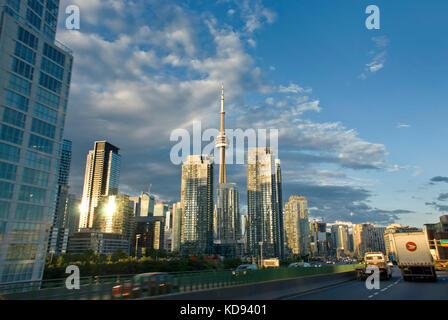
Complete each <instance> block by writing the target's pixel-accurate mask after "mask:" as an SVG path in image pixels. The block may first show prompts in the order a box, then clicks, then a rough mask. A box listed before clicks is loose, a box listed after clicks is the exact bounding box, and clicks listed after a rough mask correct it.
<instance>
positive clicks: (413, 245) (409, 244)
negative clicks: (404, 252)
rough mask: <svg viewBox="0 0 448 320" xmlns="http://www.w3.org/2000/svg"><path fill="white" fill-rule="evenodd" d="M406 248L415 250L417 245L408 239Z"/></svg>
mask: <svg viewBox="0 0 448 320" xmlns="http://www.w3.org/2000/svg"><path fill="white" fill-rule="evenodd" d="M406 249H408V250H409V251H411V252H414V251H415V250H417V245H416V244H415V242H412V241H409V242H408V243H406Z"/></svg>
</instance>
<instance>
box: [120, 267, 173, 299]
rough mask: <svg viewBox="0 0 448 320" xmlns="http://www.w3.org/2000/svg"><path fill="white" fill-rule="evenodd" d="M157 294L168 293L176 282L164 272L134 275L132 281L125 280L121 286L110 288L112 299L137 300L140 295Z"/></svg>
mask: <svg viewBox="0 0 448 320" xmlns="http://www.w3.org/2000/svg"><path fill="white" fill-rule="evenodd" d="M157 282H158V290H157V293H158V294H161V293H170V292H171V291H172V288H173V286H174V287H175V286H176V281H173V279H172V276H171V275H170V274H169V273H166V272H150V273H141V274H137V275H135V276H134V277H133V278H132V280H127V281H125V282H124V284H123V285H121V284H120V285H116V286H114V287H113V288H112V298H113V299H129V298H134V299H135V298H138V297H139V296H140V295H141V293H143V292H148V291H149V292H148V293H149V294H150V295H155V294H156V289H157V284H156V283H157Z"/></svg>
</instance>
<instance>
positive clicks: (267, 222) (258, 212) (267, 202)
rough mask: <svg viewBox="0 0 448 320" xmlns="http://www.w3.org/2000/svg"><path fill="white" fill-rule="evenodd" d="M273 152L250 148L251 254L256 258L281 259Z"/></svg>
mask: <svg viewBox="0 0 448 320" xmlns="http://www.w3.org/2000/svg"><path fill="white" fill-rule="evenodd" d="M276 169H277V167H276V161H275V155H274V151H273V148H250V149H249V151H248V154H247V208H248V209H247V212H248V219H249V221H248V236H247V250H248V254H249V255H250V256H252V257H259V256H261V255H262V256H263V258H275V257H276V258H281V254H282V247H283V246H284V243H282V242H281V240H280V239H281V237H282V235H281V234H282V233H283V225H282V224H281V221H282V217H281V212H280V204H279V203H278V201H279V198H278V192H279V190H278V186H279V183H278V182H281V180H280V179H278V178H277V170H276Z"/></svg>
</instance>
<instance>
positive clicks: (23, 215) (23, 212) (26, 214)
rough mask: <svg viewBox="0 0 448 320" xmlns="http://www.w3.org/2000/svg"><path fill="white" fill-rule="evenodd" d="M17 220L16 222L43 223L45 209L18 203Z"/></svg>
mask: <svg viewBox="0 0 448 320" xmlns="http://www.w3.org/2000/svg"><path fill="white" fill-rule="evenodd" d="M15 218H16V220H27V221H42V220H43V219H44V207H41V206H37V205H34V204H25V203H18V204H17V208H16V215H15Z"/></svg>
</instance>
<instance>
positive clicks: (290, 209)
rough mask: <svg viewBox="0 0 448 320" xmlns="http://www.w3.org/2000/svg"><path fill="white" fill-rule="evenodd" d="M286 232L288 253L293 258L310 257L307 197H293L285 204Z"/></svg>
mask: <svg viewBox="0 0 448 320" xmlns="http://www.w3.org/2000/svg"><path fill="white" fill-rule="evenodd" d="M285 230H286V232H285V233H286V243H287V247H288V249H289V250H288V251H289V252H290V253H291V254H292V256H294V257H295V256H306V255H308V254H309V250H308V248H309V240H310V238H309V236H310V229H309V220H308V201H307V199H306V198H305V197H299V196H291V197H290V198H289V201H288V202H287V203H286V204H285Z"/></svg>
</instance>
